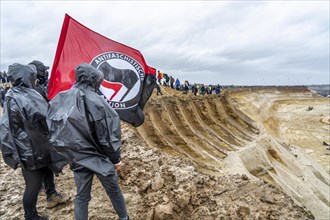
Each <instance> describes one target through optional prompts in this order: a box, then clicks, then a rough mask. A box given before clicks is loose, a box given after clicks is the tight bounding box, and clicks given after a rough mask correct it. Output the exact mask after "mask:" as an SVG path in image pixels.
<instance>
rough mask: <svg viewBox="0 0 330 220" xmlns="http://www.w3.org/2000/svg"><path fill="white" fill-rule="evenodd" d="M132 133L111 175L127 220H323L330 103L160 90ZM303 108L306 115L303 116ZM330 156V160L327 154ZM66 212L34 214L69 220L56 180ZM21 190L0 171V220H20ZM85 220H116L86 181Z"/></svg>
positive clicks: (67, 180) (285, 95)
mask: <svg viewBox="0 0 330 220" xmlns="http://www.w3.org/2000/svg"><path fill="white" fill-rule="evenodd" d="M162 90H163V93H164V95H163V96H156V95H155V94H153V96H152V97H151V99H150V100H149V102H148V104H147V106H146V108H145V116H146V120H145V123H144V124H143V126H141V127H139V128H138V129H135V128H133V127H132V126H129V125H127V124H124V123H123V125H122V136H123V148H122V155H123V162H125V164H126V166H125V168H124V169H123V170H122V171H120V173H118V175H119V177H120V185H121V187H122V191H123V193H124V197H125V199H126V203H127V207H128V211H129V214H130V217H131V218H132V219H141V220H142V219H150V220H153V219H155V220H156V219H196V220H197V219H206V220H208V219H210V220H211V219H314V218H316V219H328V218H329V217H330V214H329V210H330V198H329V197H330V191H329V186H330V178H329V166H328V165H329V155H328V154H326V153H328V151H327V150H326V146H324V145H323V142H326V143H329V142H330V140H329V139H330V136H329V131H330V125H329V119H328V117H329V116H330V103H329V99H326V98H322V97H320V96H318V95H316V94H313V93H311V92H310V91H309V90H307V89H305V88H250V89H238V90H230V91H225V92H224V93H223V94H221V95H209V96H193V95H191V94H188V95H183V94H181V93H180V92H177V91H174V90H171V89H168V88H165V87H162ZM311 108H312V109H311ZM329 152H330V151H329ZM56 184H57V189H58V191H60V192H62V193H64V194H66V195H68V196H69V197H70V201H69V202H68V203H67V204H64V205H61V206H58V207H55V208H52V209H46V208H45V203H46V201H45V194H44V193H40V196H39V201H38V210H39V212H40V213H42V214H46V215H49V216H50V219H73V203H72V202H73V200H74V196H75V185H74V181H73V175H72V173H71V171H70V170H69V169H68V168H66V169H65V170H64V172H63V174H62V175H60V176H59V177H57V178H56ZM23 190H24V181H23V179H22V176H21V173H20V170H16V171H13V170H11V169H10V168H8V166H6V165H5V164H4V162H3V160H2V158H1V161H0V202H1V205H0V219H23V218H22V215H23V210H22V201H21V200H22V192H23ZM89 217H90V219H117V217H116V215H115V213H114V210H113V208H112V207H111V203H110V201H109V199H108V198H107V196H106V195H105V192H104V190H103V188H102V186H101V184H100V182H99V181H98V180H97V178H95V179H94V184H93V191H92V201H91V202H90V207H89Z"/></svg>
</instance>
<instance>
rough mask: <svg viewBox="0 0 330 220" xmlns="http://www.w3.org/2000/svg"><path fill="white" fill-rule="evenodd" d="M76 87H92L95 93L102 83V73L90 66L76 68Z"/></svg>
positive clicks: (82, 65)
mask: <svg viewBox="0 0 330 220" xmlns="http://www.w3.org/2000/svg"><path fill="white" fill-rule="evenodd" d="M75 72H76V83H75V84H76V85H88V86H92V87H93V88H94V89H95V91H96V90H98V89H99V88H100V85H101V83H102V81H103V73H102V72H101V71H99V70H97V69H96V68H95V67H93V66H92V65H89V64H86V63H83V64H80V65H78V66H77V67H76V70H75Z"/></svg>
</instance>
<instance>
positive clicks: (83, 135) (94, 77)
mask: <svg viewBox="0 0 330 220" xmlns="http://www.w3.org/2000/svg"><path fill="white" fill-rule="evenodd" d="M75 72H76V83H75V85H74V86H73V87H72V88H71V89H69V90H67V91H63V92H60V93H59V94H57V95H56V96H55V98H53V99H52V100H51V101H50V102H49V104H50V108H49V111H48V119H47V123H48V127H49V132H50V135H51V138H50V141H51V143H52V144H53V145H54V147H55V148H56V149H57V151H58V152H59V153H60V154H62V155H63V156H64V157H65V158H66V160H67V161H68V162H69V164H70V166H71V169H72V170H74V171H79V170H81V169H86V168H87V169H89V170H91V171H94V172H96V173H99V174H101V175H104V176H107V175H109V174H113V173H114V172H115V169H114V166H113V164H116V163H118V162H120V146H121V128H120V118H119V116H118V114H117V112H116V111H115V110H114V109H113V108H112V107H111V106H110V105H109V104H108V103H107V100H105V99H104V98H103V97H102V96H100V95H98V94H97V90H98V88H99V87H100V84H101V82H102V81H103V73H102V72H100V71H99V70H97V69H95V68H94V67H93V66H91V65H88V64H80V65H79V66H78V67H77V68H76V71H75Z"/></svg>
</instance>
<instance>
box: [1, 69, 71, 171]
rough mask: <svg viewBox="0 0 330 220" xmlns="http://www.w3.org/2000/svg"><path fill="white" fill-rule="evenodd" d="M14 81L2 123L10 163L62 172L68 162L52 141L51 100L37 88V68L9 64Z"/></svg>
mask: <svg viewBox="0 0 330 220" xmlns="http://www.w3.org/2000/svg"><path fill="white" fill-rule="evenodd" d="M8 79H9V80H10V82H11V83H12V88H11V89H9V91H8V92H7V94H6V96H5V105H4V115H3V117H2V119H1V124H0V133H1V134H0V147H1V151H2V156H3V159H4V161H5V163H6V164H7V165H9V166H10V167H12V168H13V169H16V168H17V167H18V165H19V164H20V165H21V166H22V168H23V169H26V170H36V169H39V168H42V167H45V166H49V167H50V168H52V170H53V171H54V172H60V171H61V169H62V168H63V166H64V165H65V162H64V159H63V158H62V157H61V156H60V155H58V154H57V153H56V152H55V151H54V150H53V149H52V146H51V145H50V143H49V141H48V127H47V123H46V115H47V108H48V103H47V101H46V100H45V99H44V98H43V97H42V96H41V95H40V94H39V93H38V92H36V91H35V90H34V83H35V80H36V70H35V67H34V66H32V65H21V64H14V65H11V66H9V71H8Z"/></svg>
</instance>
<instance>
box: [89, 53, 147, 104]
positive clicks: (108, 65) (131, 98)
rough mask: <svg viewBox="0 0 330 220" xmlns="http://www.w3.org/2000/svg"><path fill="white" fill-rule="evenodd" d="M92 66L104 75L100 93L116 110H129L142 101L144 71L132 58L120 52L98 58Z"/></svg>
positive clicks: (101, 55) (105, 54) (93, 61)
mask: <svg viewBox="0 0 330 220" xmlns="http://www.w3.org/2000/svg"><path fill="white" fill-rule="evenodd" d="M91 65H92V66H94V67H95V68H96V69H98V70H100V71H101V72H102V73H103V74H104V80H103V82H102V84H101V87H100V91H101V92H102V93H103V95H104V96H105V97H106V98H107V99H109V101H110V104H111V106H112V107H113V108H115V109H128V108H132V107H134V106H136V105H137V103H138V102H139V99H140V94H141V90H142V83H143V79H144V70H143V68H142V66H141V64H139V63H138V62H137V61H136V60H134V59H133V58H132V57H130V56H128V55H126V54H123V53H118V52H107V53H103V54H100V55H98V56H96V57H95V58H94V59H93V60H92V62H91Z"/></svg>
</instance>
